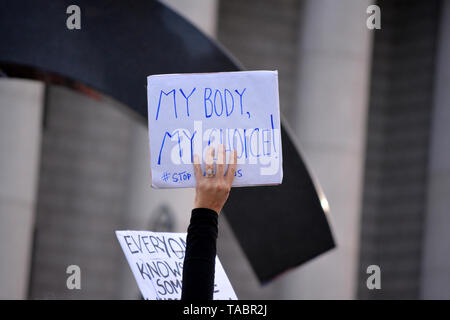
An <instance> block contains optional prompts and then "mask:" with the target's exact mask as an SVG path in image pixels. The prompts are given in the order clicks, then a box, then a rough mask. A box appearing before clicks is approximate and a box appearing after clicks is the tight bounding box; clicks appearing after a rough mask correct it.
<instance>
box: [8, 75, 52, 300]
mask: <svg viewBox="0 0 450 320" xmlns="http://www.w3.org/2000/svg"><path fill="white" fill-rule="evenodd" d="M43 99H44V85H43V84H42V83H40V82H37V81H30V80H17V79H14V80H13V79H2V80H0V154H1V155H0V256H1V258H0V299H25V298H27V295H28V275H29V266H30V261H31V259H30V257H31V248H32V241H33V225H34V211H35V202H36V189H37V187H36V186H37V179H38V171H39V158H40V145H41V130H42V128H41V123H42V120H41V114H42V105H43Z"/></svg>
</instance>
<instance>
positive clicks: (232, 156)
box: [225, 150, 237, 187]
mask: <svg viewBox="0 0 450 320" xmlns="http://www.w3.org/2000/svg"><path fill="white" fill-rule="evenodd" d="M236 164H237V152H236V150H233V151H231V153H230V164H229V165H228V170H227V175H226V176H225V180H226V181H227V183H228V185H229V186H230V187H231V184H232V183H233V180H234V173H235V172H236Z"/></svg>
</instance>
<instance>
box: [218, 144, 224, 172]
mask: <svg viewBox="0 0 450 320" xmlns="http://www.w3.org/2000/svg"><path fill="white" fill-rule="evenodd" d="M224 174H225V146H224V145H223V144H219V147H218V152H217V162H216V176H217V177H218V178H219V179H223V176H224Z"/></svg>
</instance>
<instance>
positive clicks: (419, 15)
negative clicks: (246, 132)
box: [0, 0, 450, 299]
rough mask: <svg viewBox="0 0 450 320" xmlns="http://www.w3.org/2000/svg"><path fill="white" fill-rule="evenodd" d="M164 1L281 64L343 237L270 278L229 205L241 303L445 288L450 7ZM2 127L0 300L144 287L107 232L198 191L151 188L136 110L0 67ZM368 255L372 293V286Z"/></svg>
mask: <svg viewBox="0 0 450 320" xmlns="http://www.w3.org/2000/svg"><path fill="white" fill-rule="evenodd" d="M164 3H166V4H167V5H168V6H170V7H172V8H173V9H174V10H176V11H178V12H179V13H180V14H181V15H183V16H185V17H186V18H187V19H188V20H190V21H192V23H193V24H195V25H196V26H197V27H198V28H200V29H201V30H202V31H203V32H205V33H206V34H208V35H209V36H211V37H214V38H216V39H218V40H219V41H220V42H221V43H222V44H223V45H224V46H225V47H226V48H227V49H228V50H229V51H230V52H231V53H232V54H233V55H234V56H236V58H237V59H238V60H240V61H241V62H242V63H243V65H244V66H245V67H246V68H247V69H250V70H253V69H271V70H274V69H277V70H278V71H279V76H280V78H279V80H280V85H279V87H280V99H281V101H280V103H281V109H282V113H283V115H284V117H285V119H286V120H287V123H286V124H287V125H289V126H290V127H291V128H292V129H293V132H294V133H295V135H296V137H295V138H296V139H297V142H298V144H299V146H300V148H301V151H302V155H303V157H304V158H305V161H306V163H307V164H308V166H309V168H310V169H311V171H312V173H313V175H314V176H315V177H316V178H317V180H318V181H319V182H320V185H321V187H322V189H323V191H324V192H325V194H326V196H327V199H328V203H329V206H330V214H329V220H330V223H331V225H332V228H333V231H334V234H335V237H336V242H337V248H336V249H334V250H333V251H330V252H328V253H326V254H324V255H322V256H320V257H318V258H316V259H314V260H313V261H311V262H308V263H307V264H306V265H304V266H301V267H299V268H297V269H295V270H292V271H290V272H289V273H287V274H285V275H283V276H281V277H279V278H278V279H276V280H274V281H273V282H271V283H269V284H267V285H265V286H261V285H260V284H259V283H258V282H257V280H256V277H255V276H254V274H253V272H252V270H251V267H250V265H249V264H248V262H247V260H246V259H245V256H244V255H243V253H242V251H241V249H240V247H239V245H238V243H237V241H236V239H235V237H234V235H233V232H232V230H231V228H230V227H229V226H228V224H227V222H226V217H225V216H221V218H220V219H221V221H220V230H219V232H220V236H219V244H218V255H219V258H220V259H221V261H222V264H223V265H224V268H225V270H226V272H227V274H228V276H229V278H230V280H231V283H232V284H233V286H234V289H235V291H236V293H237V295H238V297H239V298H241V299H354V298H362V299H386V298H394V299H395V298H400V299H401V298H450V289H449V288H450V286H448V285H447V284H449V283H450V259H449V258H448V257H447V256H448V255H447V254H446V253H447V252H449V250H448V249H449V246H450V238H449V235H448V233H447V232H446V229H447V226H450V221H449V219H450V218H449V215H448V214H447V210H446V209H447V208H448V207H449V206H448V201H449V199H448V196H447V195H448V194H449V192H450V159H449V157H450V151H449V150H450V146H449V141H450V140H449V139H448V138H447V137H448V136H450V135H449V132H448V131H449V129H448V127H449V126H448V123H450V108H449V107H448V103H449V101H450V96H449V93H448V90H446V89H447V88H446V86H447V83H449V76H450V64H449V63H448V62H447V61H446V60H447V59H446V57H447V56H448V54H449V50H450V24H449V21H450V20H449V19H450V3H449V1H428V2H425V1H404V0H395V1H378V5H379V6H380V8H381V21H382V23H381V26H382V29H381V30H369V29H368V28H367V27H366V19H367V17H368V14H367V13H366V9H367V7H368V6H369V5H371V4H374V1H369V0H364V1H360V0H339V1H335V0H315V1H313V0H303V1H300V0H280V1H273V0H248V1H238V0H227V1H219V0H208V1H206V0H195V1H189V5H187V4H186V3H187V2H186V1H181V0H165V1H164ZM0 133H1V134H0V150H1V157H0V177H1V179H0V240H1V241H0V253H1V254H2V256H3V257H7V258H6V259H1V260H0V284H1V286H0V298H18V299H23V298H32V299H55V298H58V299H71V298H83V299H104V298H110V299H138V298H140V294H139V291H138V288H137V286H136V283H135V281H134V279H133V276H132V274H131V271H130V269H129V267H128V265H127V262H126V261H125V257H124V255H123V253H122V250H121V248H120V246H119V244H118V242H117V239H116V238H115V234H114V231H115V230H120V229H148V230H155V231H174V232H184V231H186V228H187V225H188V221H189V211H190V210H189V208H190V207H191V206H192V201H193V190H190V189H183V190H169V191H168V190H153V189H151V188H150V185H149V181H150V180H149V176H150V172H149V165H148V159H149V154H148V142H147V141H148V139H147V130H146V125H145V121H143V120H142V119H138V118H137V117H136V116H135V115H134V114H131V113H130V112H129V111H127V108H126V107H125V106H123V105H121V104H120V103H118V102H116V101H113V100H112V99H110V98H108V97H105V96H101V95H99V96H98V97H96V98H95V97H94V98H93V97H88V96H85V95H82V94H80V93H77V92H74V91H71V90H69V89H66V88H62V87H58V86H52V85H44V84H42V83H39V82H36V81H26V80H14V79H2V80H1V81H0ZM285 174H289V173H288V172H286V173H285ZM373 264H375V265H379V266H380V268H381V284H382V289H381V290H369V289H368V288H367V286H366V279H367V277H368V276H369V275H368V274H367V273H366V270H367V267H368V266H369V265H373ZM69 265H78V266H80V268H81V277H82V282H81V286H82V288H81V290H68V289H67V286H66V279H67V277H68V275H67V274H66V268H67V266H69Z"/></svg>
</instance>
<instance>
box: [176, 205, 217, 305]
mask: <svg viewBox="0 0 450 320" xmlns="http://www.w3.org/2000/svg"><path fill="white" fill-rule="evenodd" d="M217 223H218V214H217V213H216V212H215V211H214V210H211V209H206V208H197V209H193V210H192V215H191V222H190V224H189V227H188V232H187V237H186V255H185V257H184V263H183V286H182V292H181V300H212V299H213V293H214V271H215V266H216V250H217V249H216V242H217V234H218V227H217Z"/></svg>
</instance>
